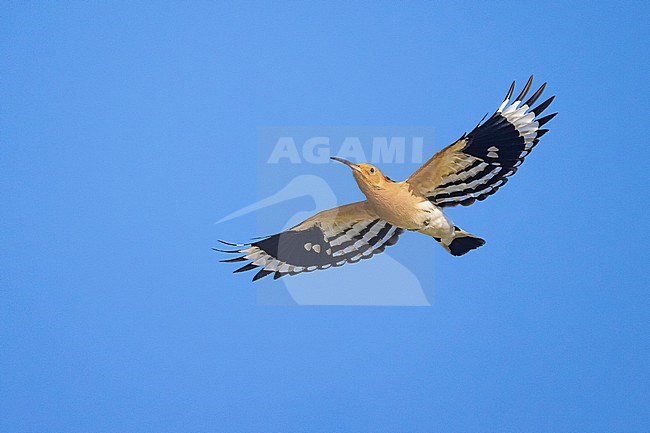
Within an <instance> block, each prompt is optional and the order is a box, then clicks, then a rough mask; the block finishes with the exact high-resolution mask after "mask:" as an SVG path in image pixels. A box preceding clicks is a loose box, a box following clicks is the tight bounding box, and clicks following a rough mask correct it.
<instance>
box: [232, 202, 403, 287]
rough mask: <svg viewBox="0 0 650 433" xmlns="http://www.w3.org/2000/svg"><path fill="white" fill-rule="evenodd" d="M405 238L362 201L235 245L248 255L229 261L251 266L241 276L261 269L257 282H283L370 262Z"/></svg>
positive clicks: (242, 269)
mask: <svg viewBox="0 0 650 433" xmlns="http://www.w3.org/2000/svg"><path fill="white" fill-rule="evenodd" d="M402 232H403V230H402V229H400V228H398V227H395V226H393V225H391V224H389V223H387V222H386V221H384V220H382V219H380V218H379V217H377V216H376V215H375V214H374V213H373V212H372V211H371V210H370V209H369V208H368V206H367V204H366V202H365V201H361V202H356V203H350V204H347V205H344V206H339V207H336V208H333V209H329V210H326V211H323V212H320V213H318V214H316V215H314V216H312V217H310V218H308V219H307V220H305V221H303V222H301V223H300V224H298V225H296V226H294V227H292V228H290V229H289V230H286V231H284V232H282V233H278V234H275V235H272V236H269V237H267V238H264V239H262V240H260V241H257V242H252V243H250V244H230V245H233V246H237V247H239V248H238V249H236V250H232V251H227V252H232V253H240V254H242V255H241V256H240V257H236V258H234V259H228V260H223V261H224V262H243V261H247V262H248V263H247V264H245V265H244V266H242V267H241V268H239V269H237V270H236V271H235V272H243V271H248V270H252V269H257V270H258V272H257V273H256V274H255V276H254V277H253V281H255V280H257V279H259V278H262V277H265V276H267V275H270V274H273V276H274V279H277V278H280V277H282V276H284V275H296V274H299V273H302V272H311V271H315V270H317V269H327V268H329V267H331V266H341V265H343V264H345V263H356V262H358V261H359V260H362V259H367V258H370V257H372V256H373V255H374V254H379V253H381V252H382V251H384V248H386V247H387V246H390V245H394V244H395V243H396V242H397V238H398V237H399V235H400V234H401V233H402ZM219 251H222V250H219Z"/></svg>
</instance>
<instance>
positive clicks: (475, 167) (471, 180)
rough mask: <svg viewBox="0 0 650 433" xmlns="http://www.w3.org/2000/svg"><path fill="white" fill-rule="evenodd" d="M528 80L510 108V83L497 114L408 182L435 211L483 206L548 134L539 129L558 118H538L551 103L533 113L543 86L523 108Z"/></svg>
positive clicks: (446, 150) (438, 154)
mask: <svg viewBox="0 0 650 433" xmlns="http://www.w3.org/2000/svg"><path fill="white" fill-rule="evenodd" d="M532 81H533V77H532V76H531V77H530V78H529V79H528V82H527V83H526V85H525V86H524V89H523V90H522V92H521V94H520V95H519V96H517V97H516V98H514V102H512V103H510V100H511V99H510V97H511V96H512V91H513V90H514V87H515V83H514V82H513V83H512V85H511V86H510V90H509V91H508V94H507V95H506V97H505V100H504V101H503V103H502V104H501V106H500V107H499V108H498V109H497V111H496V112H495V113H494V114H493V115H492V116H491V117H490V118H489V119H488V120H486V121H485V122H483V123H479V125H477V126H476V128H474V129H473V130H472V132H470V133H469V134H465V135H463V136H462V137H461V138H460V139H459V140H458V141H456V142H455V143H453V144H452V145H450V146H447V147H446V148H444V149H442V150H441V151H440V152H438V153H436V154H435V155H434V156H433V157H432V158H431V159H429V160H428V161H427V162H426V163H424V164H423V165H422V166H421V167H420V168H419V169H418V170H417V171H416V172H415V173H413V174H412V175H411V177H409V178H408V180H407V182H408V183H409V184H410V185H411V186H412V188H413V189H414V190H415V191H416V192H418V193H420V194H422V195H423V196H425V197H427V198H428V199H429V200H430V201H431V202H432V203H433V204H435V205H437V206H440V207H447V206H455V205H457V204H461V205H464V206H467V205H470V204H472V203H474V201H475V200H484V199H485V198H486V197H488V196H489V195H492V194H494V193H495V192H496V191H497V189H499V188H500V187H501V186H503V185H504V184H505V183H506V182H507V181H508V177H509V176H512V175H513V174H514V173H515V172H516V171H517V167H518V166H520V165H521V163H522V162H523V161H524V158H525V157H526V156H527V155H528V154H529V153H530V151H531V150H532V149H533V147H535V145H537V143H538V141H539V139H540V137H542V136H543V135H544V134H546V132H548V129H540V128H541V127H542V126H543V125H544V124H545V123H546V122H548V121H549V120H551V119H552V118H553V117H554V116H555V115H556V114H557V113H553V114H550V115H548V116H545V117H542V118H539V115H540V114H542V112H543V111H544V110H545V109H546V108H547V107H548V106H549V105H550V104H551V102H552V101H553V98H554V96H553V97H551V98H549V99H547V100H546V101H544V102H542V103H541V104H539V105H538V106H537V107H535V108H532V109H531V108H530V107H531V105H533V104H534V103H535V101H537V99H538V98H539V97H540V95H541V94H542V92H543V91H544V88H545V87H546V83H544V84H542V86H541V87H540V88H539V89H538V90H537V91H536V92H535V93H534V94H533V95H532V96H531V97H530V98H529V99H528V100H527V101H526V102H524V103H523V104H522V100H523V98H524V97H525V96H526V93H527V92H528V90H529V89H530V85H531V84H532Z"/></svg>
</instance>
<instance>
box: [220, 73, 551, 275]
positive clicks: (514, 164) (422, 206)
mask: <svg viewBox="0 0 650 433" xmlns="http://www.w3.org/2000/svg"><path fill="white" fill-rule="evenodd" d="M532 82H533V77H532V76H531V77H530V78H529V79H528V81H527V82H526V85H525V86H524V88H523V90H522V91H521V93H520V94H519V96H517V97H516V98H512V93H513V91H514V88H515V83H514V82H513V83H512V84H511V86H510V89H509V90H508V93H507V94H506V97H505V98H504V100H503V102H502V103H501V105H500V106H499V108H498V109H497V110H496V112H495V113H494V114H493V115H492V116H491V117H490V118H488V119H487V120H485V121H484V122H483V121H481V122H479V124H478V125H477V126H476V127H475V128H474V129H473V130H472V131H471V132H470V133H468V134H467V133H466V134H464V135H463V136H462V137H461V138H459V139H458V140H457V141H456V142H455V143H453V144H451V145H449V146H447V147H445V148H444V149H442V150H441V151H439V152H438V153H436V154H435V155H433V157H431V159H429V160H428V161H427V162H425V163H424V164H423V165H422V166H421V167H420V168H418V169H417V170H416V171H415V172H414V173H413V174H411V176H409V178H408V179H406V180H404V181H401V182H395V181H393V180H391V179H390V178H388V177H387V176H385V175H384V174H383V173H382V172H381V171H380V170H379V169H378V168H377V167H375V166H373V165H371V164H366V163H359V164H355V163H352V162H350V161H347V160H345V159H342V158H338V157H332V159H333V160H336V161H339V162H341V163H343V164H345V165H347V166H348V167H349V168H350V169H351V170H352V175H353V176H354V179H355V181H356V182H357V185H358V186H359V189H360V190H361V192H362V193H363V194H364V195H365V196H366V200H363V201H359V202H355V203H350V204H346V205H343V206H339V207H336V208H333V209H329V210H325V211H323V212H319V213H317V214H316V215H314V216H312V217H310V218H308V219H306V220H305V221H303V222H301V223H300V224H298V225H296V226H294V227H291V228H290V229H288V230H286V231H283V232H281V233H278V234H275V235H272V236H268V237H266V238H263V239H261V240H258V241H256V242H252V243H247V244H233V243H230V242H225V241H220V242H222V243H224V244H226V245H230V246H232V247H235V248H236V249H234V250H220V249H217V251H221V252H227V253H238V254H239V256H238V257H235V258H231V259H226V260H222V262H247V263H246V264H245V265H244V266H242V267H240V268H239V269H237V270H235V271H234V272H244V271H249V270H254V269H255V270H257V272H256V274H255V276H254V277H253V281H256V280H258V279H260V278H262V277H265V276H267V275H271V274H273V277H274V279H277V278H280V277H282V276H285V275H297V274H300V273H302V272H311V271H315V270H318V269H327V268H329V267H333V266H334V267H336V266H342V265H344V264H346V263H356V262H358V261H359V260H363V259H368V258H370V257H372V256H373V255H375V254H379V253H381V252H383V251H384V249H385V248H386V247H389V246H392V245H395V243H396V242H397V240H398V238H399V236H400V235H401V234H402V233H403V232H404V230H409V231H414V232H419V233H422V234H424V235H427V236H430V237H432V238H433V239H435V240H436V241H437V242H438V243H439V244H440V245H441V246H442V247H443V248H444V249H445V250H447V251H448V252H449V253H451V254H452V255H454V256H462V255H463V254H465V253H467V252H468V251H471V250H473V249H475V248H478V247H480V246H482V245H484V244H485V241H484V240H483V239H481V238H480V237H478V236H474V235H472V234H470V233H468V232H466V231H465V230H463V229H461V228H459V227H457V226H455V225H454V224H453V223H452V222H451V221H450V220H449V219H448V218H447V217H446V216H445V214H444V213H443V209H444V208H445V207H450V206H456V205H463V206H468V205H470V204H472V203H474V202H475V201H476V200H484V199H485V198H487V197H488V196H490V195H492V194H494V193H495V192H496V191H497V190H498V189H499V188H500V187H502V186H503V185H504V184H505V183H506V182H507V181H508V178H509V177H510V176H512V175H513V174H514V173H515V172H516V171H517V169H518V167H519V166H520V165H521V164H522V162H523V161H524V158H525V157H526V156H527V155H528V154H529V153H530V152H531V151H532V149H533V148H534V147H535V146H536V145H537V143H538V142H539V139H540V138H541V137H542V136H543V135H544V134H546V133H547V132H548V129H541V128H542V126H544V125H545V124H546V123H547V122H548V121H549V120H551V119H552V118H553V117H555V115H556V114H557V113H553V114H549V115H547V116H544V117H539V116H540V115H541V114H542V113H543V112H544V110H545V109H546V108H548V106H549V105H550V104H551V102H552V101H553V98H555V97H554V96H553V97H550V98H549V99H547V100H546V101H544V102H542V103H541V104H539V105H538V106H536V107H535V108H531V107H532V105H533V104H535V102H536V101H537V100H538V99H539V97H540V96H541V94H542V92H543V91H544V88H545V87H546V83H544V84H542V85H541V86H540V88H539V89H538V90H537V91H536V92H534V93H533V94H532V95H531V96H530V98H528V99H527V100H526V101H525V102H523V103H522V101H523V99H524V98H525V97H526V94H527V93H528V91H529V90H530V87H531V84H532Z"/></svg>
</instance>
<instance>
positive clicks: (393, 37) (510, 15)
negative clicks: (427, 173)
mask: <svg viewBox="0 0 650 433" xmlns="http://www.w3.org/2000/svg"><path fill="white" fill-rule="evenodd" d="M2 10H3V13H2V18H0V20H1V22H2V25H1V26H0V52H1V53H2V55H1V56H0V68H1V70H2V74H1V76H0V101H1V103H0V144H1V152H0V196H1V197H2V198H3V206H2V207H1V208H0V217H1V220H0V221H1V223H0V224H1V226H0V227H1V237H2V245H3V248H2V250H1V251H0V334H1V342H2V343H1V345H2V349H1V350H0V414H1V415H0V430H2V431H13V432H21V431H40V432H46V431H52V432H54V431H66V432H75V431H79V432H85V431H96V432H111V431H115V432H117V431H174V432H177V431H463V432H467V431H527V432H528V431H540V432H542V431H554V432H569V431H593V432H596V431H626V432H641V431H647V430H648V427H649V425H650V412H649V409H648V408H649V407H650V397H649V395H650V367H649V359H650V341H649V335H650V329H649V328H650V326H649V324H650V314H649V307H650V302H649V301H650V299H649V295H648V287H649V281H648V276H647V263H648V252H647V245H648V240H649V239H648V223H647V205H648V189H647V188H648V187H647V185H648V176H647V173H646V170H647V162H648V158H649V157H650V152H649V151H648V148H649V146H648V143H647V134H646V132H645V129H646V126H645V125H646V123H647V119H646V117H647V114H648V111H649V108H650V107H649V103H648V97H647V96H648V90H649V89H648V84H647V77H648V69H649V68H648V56H647V45H648V40H649V38H648V36H649V35H648V33H649V30H648V27H647V26H645V25H644V23H647V22H648V18H649V16H648V15H649V13H648V12H649V10H648V6H647V5H646V4H644V3H642V2H638V3H633V2H630V3H623V4H617V5H614V4H612V5H595V4H592V3H571V2H556V3H552V4H545V3H540V2H530V3H525V2H511V3H495V2H489V3H488V2H486V3H481V4H472V3H467V4H464V5H463V4H453V5H452V4H451V3H449V4H439V3H424V2H410V3H388V2H380V3H360V2H337V3H314V4H310V5H306V4H302V3H298V2H291V3H287V4H285V5H281V6H280V5H274V4H272V3H270V2H269V3H248V4H246V5H237V6H235V5H228V4H225V3H211V2H193V3H192V2H184V3H180V2H179V3H161V2H156V3H155V4H154V3H150V2H140V3H137V4H133V3H131V2H128V3H127V2H124V3H115V2H113V3H107V2H92V3H81V2H79V3H62V2H30V3H28V2H3V6H2ZM531 73H534V74H535V75H536V77H537V78H538V79H539V80H544V81H548V82H549V87H548V90H547V92H548V93H549V94H556V95H557V99H556V101H555V103H554V105H553V108H554V109H555V110H557V111H559V112H560V114H559V115H558V116H557V117H556V118H555V119H554V120H553V121H552V122H551V123H550V124H549V126H550V129H551V132H550V133H549V134H547V135H546V136H545V137H544V139H543V140H542V142H541V144H540V146H539V147H538V148H537V149H536V150H535V152H534V153H533V154H532V156H531V157H530V158H529V159H528V160H527V162H526V164H525V165H524V167H523V168H522V169H521V170H520V172H519V173H517V175H516V176H515V177H514V178H513V179H512V180H511V182H509V183H508V185H507V186H506V187H504V188H502V189H501V190H500V191H499V193H498V194H496V195H495V196H493V197H490V198H489V199H488V200H487V201H485V202H482V203H479V204H476V205H473V206H471V207H468V208H462V209H453V210H452V212H450V214H451V215H452V216H453V218H454V220H455V221H456V222H458V223H459V225H460V226H462V227H463V228H466V229H467V230H468V231H471V232H472V233H476V234H479V235H480V236H482V237H484V238H485V239H487V245H486V246H485V247H483V248H481V249H480V250H477V251H474V252H472V253H471V254H468V255H467V256H464V257H462V258H456V257H451V256H448V255H447V254H446V253H445V252H444V251H443V250H442V249H441V248H440V247H438V246H436V245H435V243H434V242H433V241H431V240H430V239H426V238H424V237H419V236H415V235H413V234H409V236H404V237H403V239H401V240H400V242H399V243H398V245H397V246H395V247H394V248H393V249H392V251H393V252H392V253H391V254H392V257H394V258H395V259H396V260H398V261H399V262H401V263H404V264H407V265H408V266H409V267H410V268H411V269H412V270H413V272H414V273H415V274H416V275H417V277H418V278H419V280H420V281H421V282H422V285H423V287H424V288H425V291H428V293H431V291H432V290H433V287H434V286H435V296H433V297H432V298H431V304H432V305H431V307H426V308H407V307H382V308H377V307H325V306H320V307H298V306H281V307H274V306H265V305H260V302H259V299H260V297H264V295H265V293H268V292H269V291H274V290H275V291H278V290H283V289H281V288H278V286H273V282H272V281H268V282H267V281H260V283H262V284H259V285H257V287H255V286H253V285H252V284H251V283H250V276H249V275H246V276H244V275H232V274H231V273H230V272H231V270H232V269H233V268H232V266H226V265H223V264H219V263H217V260H218V259H219V258H220V257H219V256H218V255H216V254H215V253H214V252H212V251H211V250H210V248H211V247H213V246H216V240H217V239H218V238H223V237H226V238H228V239H233V240H246V239H249V238H250V237H251V236H256V235H260V234H264V233H259V232H258V224H257V223H256V219H255V216H254V215H248V216H246V217H242V218H240V219H237V220H233V221H231V222H228V223H224V224H219V225H215V221H217V220H219V219H220V218H221V217H223V216H224V215H226V214H228V213H230V212H233V211H234V210H236V209H239V208H241V207H243V206H245V205H248V204H250V203H252V202H254V201H255V200H257V199H258V198H259V194H258V184H259V182H260V173H259V165H258V164H257V162H256V155H257V153H258V152H259V151H260V149H258V147H259V141H258V139H259V137H258V132H259V128H262V127H266V126H296V125H309V126H312V125H316V126H318V125H324V126H357V125H389V126H400V125H401V126H410V125H418V126H429V127H432V128H434V130H435V146H432V147H427V148H426V150H427V151H429V152H433V151H434V150H437V149H439V148H441V147H442V146H444V145H446V144H448V143H450V142H451V141H453V140H455V139H456V138H458V137H459V136H460V135H461V134H462V133H463V132H464V131H466V130H468V129H470V128H471V127H473V126H474V125H475V124H476V122H478V120H479V119H480V118H481V116H482V115H483V114H484V113H486V112H488V111H492V110H494V109H495V108H496V107H497V105H498V104H499V103H500V100H501V98H502V96H503V94H504V93H505V91H506V89H507V86H508V85H509V83H510V81H512V80H518V82H519V83H522V82H523V81H524V80H525V79H526V78H527V77H528V75H530V74H531ZM434 147H435V148H434ZM313 169H314V173H315V174H317V175H318V176H321V177H323V178H325V179H328V180H331V185H332V187H333V189H334V190H335V191H336V193H337V197H338V198H339V199H340V200H342V201H351V200H356V199H359V198H360V193H359V192H357V191H356V190H354V189H353V188H352V187H353V186H354V184H353V181H352V178H351V177H350V176H349V173H348V172H346V171H345V170H344V168H343V167H341V166H335V165H332V164H326V165H321V166H314V168H313ZM410 169H411V167H407V166H403V167H400V166H391V167H387V169H386V171H387V174H389V175H390V176H391V177H394V178H400V177H405V176H406V175H407V174H408V171H409V170H410ZM265 173H268V171H267V172H265ZM262 180H263V178H262ZM310 205H311V204H310V203H308V202H307V201H304V202H298V204H297V206H304V207H305V209H309V207H310ZM311 206H313V205H311ZM350 269H352V270H357V269H358V272H359V273H360V274H359V275H363V272H368V270H369V269H371V268H369V267H364V265H363V264H359V265H355V266H353V267H351V268H350ZM280 287H282V286H280Z"/></svg>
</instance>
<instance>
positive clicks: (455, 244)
mask: <svg viewBox="0 0 650 433" xmlns="http://www.w3.org/2000/svg"><path fill="white" fill-rule="evenodd" d="M436 240H437V241H438V243H439V244H440V245H442V247H443V248H444V249H446V250H447V251H449V252H450V253H451V254H452V255H454V256H462V255H463V254H466V253H468V252H469V251H471V250H474V249H476V248H478V247H480V246H483V245H485V240H483V239H481V238H479V237H477V236H474V235H472V234H469V233H467V232H466V231H465V230H463V229H461V228H458V227H454V234H453V236H452V237H451V239H440V240H438V239H437V238H436Z"/></svg>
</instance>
